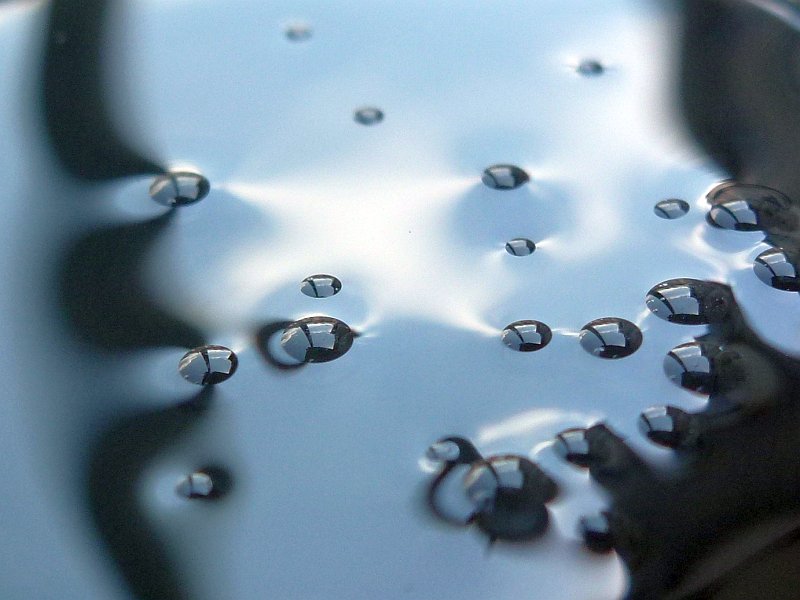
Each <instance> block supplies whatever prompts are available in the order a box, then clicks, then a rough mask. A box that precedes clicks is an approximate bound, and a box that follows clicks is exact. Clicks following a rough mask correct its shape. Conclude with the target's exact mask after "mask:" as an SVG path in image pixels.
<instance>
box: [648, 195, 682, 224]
mask: <svg viewBox="0 0 800 600" xmlns="http://www.w3.org/2000/svg"><path fill="white" fill-rule="evenodd" d="M653 212H654V213H656V215H658V216H659V217H661V218H662V219H670V220H672V219H680V218H681V217H682V216H684V215H685V214H686V213H688V212H689V203H688V202H686V201H685V200H679V199H677V198H670V199H669V200H661V201H660V202H658V203H656V205H655V206H654V207H653Z"/></svg>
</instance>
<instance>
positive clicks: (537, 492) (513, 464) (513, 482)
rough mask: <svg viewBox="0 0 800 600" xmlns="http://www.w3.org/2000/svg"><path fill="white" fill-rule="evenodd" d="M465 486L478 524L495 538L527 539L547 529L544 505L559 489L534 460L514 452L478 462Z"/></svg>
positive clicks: (467, 477)
mask: <svg viewBox="0 0 800 600" xmlns="http://www.w3.org/2000/svg"><path fill="white" fill-rule="evenodd" d="M464 485H465V487H466V490H467V495H468V496H469V497H470V498H471V499H472V502H473V504H474V506H475V507H476V508H477V513H476V515H475V519H474V521H475V523H476V524H477V525H478V527H480V529H481V530H483V531H484V533H486V534H487V535H489V537H490V538H492V539H503V540H528V539H532V538H535V537H538V536H540V535H541V534H542V533H544V531H545V530H546V529H547V525H548V522H549V515H548V512H547V509H546V508H545V506H544V503H545V502H549V501H550V500H552V499H553V498H554V497H555V496H556V494H557V493H558V488H557V486H556V484H555V482H553V480H552V479H550V478H549V477H548V476H547V475H546V474H545V473H544V472H543V471H542V470H541V469H540V468H539V467H538V466H537V465H536V464H535V463H533V462H531V461H530V460H528V459H526V458H524V457H521V456H514V455H503V456H494V457H492V458H490V459H488V460H483V461H479V462H477V463H475V464H474V465H473V466H472V468H471V469H470V471H469V473H468V474H467V476H466V478H465V480H464Z"/></svg>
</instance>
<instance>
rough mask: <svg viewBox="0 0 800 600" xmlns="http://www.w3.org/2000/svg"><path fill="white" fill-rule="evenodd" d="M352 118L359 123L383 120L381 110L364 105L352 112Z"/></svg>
mask: <svg viewBox="0 0 800 600" xmlns="http://www.w3.org/2000/svg"><path fill="white" fill-rule="evenodd" d="M353 119H354V120H355V122H356V123H360V124H361V125H377V124H378V123H380V122H381V121H383V111H382V110H381V109H379V108H375V107H372V106H365V107H364V108H359V109H358V110H357V111H355V113H353Z"/></svg>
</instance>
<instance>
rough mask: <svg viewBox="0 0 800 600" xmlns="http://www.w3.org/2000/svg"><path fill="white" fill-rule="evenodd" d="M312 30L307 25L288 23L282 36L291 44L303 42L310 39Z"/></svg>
mask: <svg viewBox="0 0 800 600" xmlns="http://www.w3.org/2000/svg"><path fill="white" fill-rule="evenodd" d="M312 33H313V30H312V29H311V26H310V25H309V24H308V23H301V22H297V23H290V24H289V25H287V26H286V29H285V30H284V34H285V35H286V39H288V40H290V41H292V42H305V41H306V40H308V39H310V38H311V34H312Z"/></svg>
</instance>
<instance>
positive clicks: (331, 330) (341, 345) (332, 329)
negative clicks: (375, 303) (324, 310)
mask: <svg viewBox="0 0 800 600" xmlns="http://www.w3.org/2000/svg"><path fill="white" fill-rule="evenodd" d="M353 338H354V335H353V331H352V330H351V329H350V327H349V326H348V325H347V324H346V323H343V322H342V321H340V320H338V319H334V318H332V317H308V318H306V319H300V320H299V321H295V322H294V323H292V324H291V325H289V326H288V327H287V328H286V329H285V330H284V332H283V335H282V336H281V346H282V347H283V349H284V350H285V351H286V352H287V354H289V355H290V356H291V357H292V358H294V359H295V360H299V361H302V362H306V363H320V362H328V361H331V360H334V359H337V358H339V357H340V356H342V355H343V354H344V353H345V352H347V351H348V350H350V347H351V346H352V345H353Z"/></svg>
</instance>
